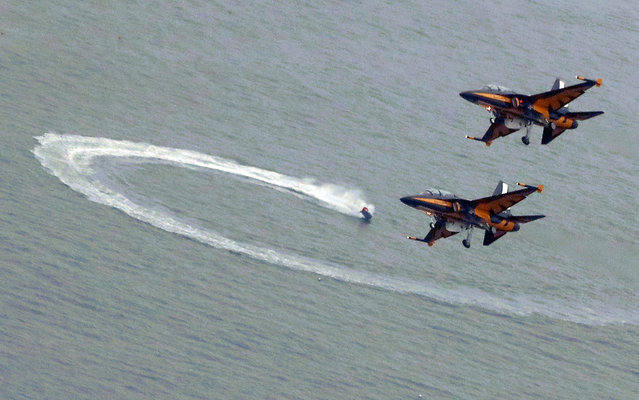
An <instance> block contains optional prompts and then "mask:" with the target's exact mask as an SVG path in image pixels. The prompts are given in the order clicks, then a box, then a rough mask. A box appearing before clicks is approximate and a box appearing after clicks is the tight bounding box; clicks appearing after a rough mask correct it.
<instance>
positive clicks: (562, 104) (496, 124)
mask: <svg viewBox="0 0 639 400" xmlns="http://www.w3.org/2000/svg"><path fill="white" fill-rule="evenodd" d="M576 78H577V79H579V80H581V81H584V82H583V83H579V84H576V85H573V86H568V87H564V82H563V81H561V80H559V79H556V80H555V83H554V85H553V87H552V89H551V90H550V91H549V92H543V93H539V94H535V95H525V94H520V93H515V92H514V91H512V90H510V89H507V88H504V87H501V86H496V85H487V86H484V87H483V88H482V89H480V90H470V91H467V92H461V93H460V94H459V95H460V96H461V97H463V98H464V99H466V100H468V101H470V102H471V103H475V104H477V105H479V106H481V107H484V108H485V109H486V110H487V111H489V112H491V113H492V114H493V118H491V120H490V121H491V124H490V127H489V128H488V130H487V131H486V133H485V134H484V136H483V137H481V138H476V137H474V136H466V138H468V139H473V140H478V141H481V142H484V143H486V146H490V145H491V143H492V142H493V141H494V140H495V139H497V138H499V137H502V136H507V135H510V134H511V133H513V132H516V131H518V130H519V129H522V128H526V135H525V136H523V137H522V138H521V140H522V142H524V144H526V145H528V144H529V143H530V140H529V135H530V128H531V125H533V124H534V125H540V126H543V127H544V134H543V137H542V139H541V144H548V143H550V142H551V141H552V140H554V139H555V138H556V137H557V136H559V135H561V134H562V133H563V132H564V131H565V130H566V129H575V128H576V127H577V126H578V125H579V123H578V122H577V121H582V120H586V119H589V118H592V117H596V116H597V115H601V114H603V111H583V112H571V111H569V110H568V107H566V105H567V104H568V103H570V102H571V101H573V100H575V99H576V98H577V97H579V96H581V95H582V94H584V93H585V92H586V90H588V89H590V88H591V87H593V86H597V87H599V86H601V83H602V80H601V79H597V80H591V79H586V78H584V77H582V76H577V77H576Z"/></svg>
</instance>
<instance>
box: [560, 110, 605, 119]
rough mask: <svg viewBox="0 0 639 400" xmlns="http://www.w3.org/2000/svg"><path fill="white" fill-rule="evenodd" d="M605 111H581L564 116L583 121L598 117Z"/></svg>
mask: <svg viewBox="0 0 639 400" xmlns="http://www.w3.org/2000/svg"><path fill="white" fill-rule="evenodd" d="M603 113H604V112H603V111H580V112H568V113H566V114H565V115H564V117H566V118H571V119H578V120H580V121H583V120H585V119H589V118H592V117H596V116H597V115H601V114H603Z"/></svg>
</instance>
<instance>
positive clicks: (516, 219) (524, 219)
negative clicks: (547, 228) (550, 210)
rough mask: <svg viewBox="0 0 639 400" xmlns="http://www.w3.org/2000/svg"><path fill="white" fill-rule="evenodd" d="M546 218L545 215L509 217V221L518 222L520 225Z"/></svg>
mask: <svg viewBox="0 0 639 400" xmlns="http://www.w3.org/2000/svg"><path fill="white" fill-rule="evenodd" d="M543 217H545V215H516V216H512V217H508V221H512V222H516V223H518V224H525V223H526V222H532V221H536V220H538V219H541V218H543Z"/></svg>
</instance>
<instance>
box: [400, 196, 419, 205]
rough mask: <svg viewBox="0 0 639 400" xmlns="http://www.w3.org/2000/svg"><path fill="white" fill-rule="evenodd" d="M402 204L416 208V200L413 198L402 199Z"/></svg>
mask: <svg viewBox="0 0 639 400" xmlns="http://www.w3.org/2000/svg"><path fill="white" fill-rule="evenodd" d="M399 200H400V201H401V202H402V203H404V204H406V205H407V206H411V207H414V206H415V198H414V197H413V196H406V197H402V198H401V199H399Z"/></svg>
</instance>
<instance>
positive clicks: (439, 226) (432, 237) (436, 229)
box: [408, 220, 458, 246]
mask: <svg viewBox="0 0 639 400" xmlns="http://www.w3.org/2000/svg"><path fill="white" fill-rule="evenodd" d="M456 233H458V232H451V231H449V230H448V229H446V223H445V222H444V221H443V220H439V221H437V222H436V223H435V225H434V226H433V228H432V229H431V230H430V232H428V234H427V235H426V237H424V238H423V239H418V238H416V237H414V236H409V237H408V239H411V240H417V241H418V242H425V243H428V245H429V246H432V245H433V244H434V243H435V241H436V240H439V239H441V238H447V237H449V236H453V235H454V234H456Z"/></svg>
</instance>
